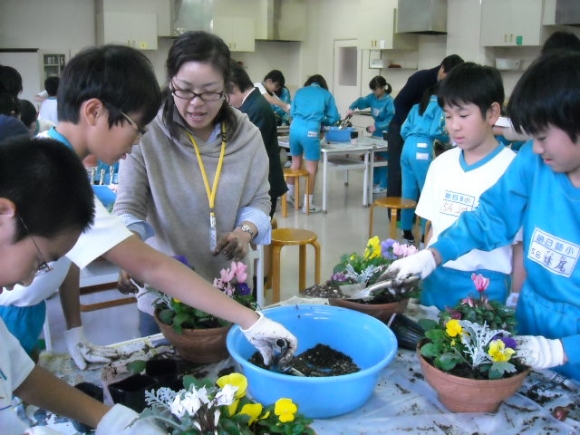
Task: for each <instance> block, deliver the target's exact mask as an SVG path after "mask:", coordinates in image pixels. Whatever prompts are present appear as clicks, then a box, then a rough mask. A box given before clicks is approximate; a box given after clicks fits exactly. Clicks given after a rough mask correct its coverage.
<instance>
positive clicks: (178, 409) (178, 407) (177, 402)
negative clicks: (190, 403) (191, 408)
mask: <svg viewBox="0 0 580 435" xmlns="http://www.w3.org/2000/svg"><path fill="white" fill-rule="evenodd" d="M170 409H171V413H172V414H173V415H175V416H176V417H177V418H179V419H181V418H182V417H183V416H184V415H185V407H184V406H183V404H182V403H181V397H180V396H175V399H173V402H172V403H171V406H170Z"/></svg>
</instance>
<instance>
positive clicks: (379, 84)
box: [347, 76, 395, 193]
mask: <svg viewBox="0 0 580 435" xmlns="http://www.w3.org/2000/svg"><path fill="white" fill-rule="evenodd" d="M369 88H371V90H372V92H371V93H370V94H368V95H367V96H365V97H360V98H357V99H356V100H355V102H354V103H352V104H351V105H350V106H349V107H348V111H347V114H348V115H352V114H353V113H354V110H355V109H359V110H364V109H368V108H369V107H370V109H371V116H372V117H373V120H374V124H372V125H369V126H368V127H367V132H369V133H372V135H373V136H375V137H380V138H382V137H383V133H384V132H386V131H387V130H388V128H389V124H390V123H391V120H392V119H393V116H394V114H395V104H394V100H393V97H391V95H390V94H391V92H392V90H393V88H392V87H391V85H390V84H388V83H387V80H385V78H384V77H383V76H376V77H373V78H372V79H371V81H370V82H369ZM375 155H376V156H378V158H379V160H387V156H388V152H382V153H376V154H375ZM387 172H388V168H387V167H386V166H381V167H378V168H375V172H374V174H373V185H374V189H373V193H383V192H386V191H387Z"/></svg>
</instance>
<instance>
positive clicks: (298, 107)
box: [288, 74, 340, 213]
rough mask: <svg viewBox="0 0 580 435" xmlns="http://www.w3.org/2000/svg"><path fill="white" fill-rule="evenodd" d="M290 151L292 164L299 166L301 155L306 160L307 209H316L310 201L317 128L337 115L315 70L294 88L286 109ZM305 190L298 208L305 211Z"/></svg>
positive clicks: (317, 151) (317, 150)
mask: <svg viewBox="0 0 580 435" xmlns="http://www.w3.org/2000/svg"><path fill="white" fill-rule="evenodd" d="M290 116H291V117H292V124H290V155H291V156H292V168H293V169H298V168H300V167H301V166H302V155H304V159H305V160H306V170H307V171H308V173H309V175H310V183H309V192H310V198H309V201H308V204H310V213H318V212H320V207H316V206H315V205H313V203H312V198H313V196H314V195H313V192H314V186H315V184H316V174H317V172H318V162H319V160H320V130H321V128H322V126H324V125H332V124H334V123H335V122H336V121H338V120H339V119H340V115H339V113H338V109H337V107H336V102H335V100H334V96H333V95H332V94H331V93H330V92H329V90H328V85H327V84H326V80H325V79H324V77H322V76H321V75H320V74H315V75H313V76H311V77H309V78H308V80H306V82H305V83H304V87H303V88H300V89H298V91H297V92H296V95H295V96H294V101H293V102H292V108H291V109H290ZM288 199H289V200H290V201H292V202H294V201H295V199H294V179H293V178H290V179H289V180H288ZM306 203H307V201H306V194H305V197H304V203H303V204H304V205H303V207H302V211H303V212H304V213H306V211H307V210H306Z"/></svg>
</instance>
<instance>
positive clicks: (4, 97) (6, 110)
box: [0, 92, 20, 116]
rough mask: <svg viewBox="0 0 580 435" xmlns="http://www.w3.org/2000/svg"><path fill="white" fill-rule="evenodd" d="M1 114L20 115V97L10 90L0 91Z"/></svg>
mask: <svg viewBox="0 0 580 435" xmlns="http://www.w3.org/2000/svg"><path fill="white" fill-rule="evenodd" d="M0 115H6V116H18V115H20V104H18V98H16V97H15V96H14V95H12V94H10V93H8V92H0Z"/></svg>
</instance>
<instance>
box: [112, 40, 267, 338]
mask: <svg viewBox="0 0 580 435" xmlns="http://www.w3.org/2000/svg"><path fill="white" fill-rule="evenodd" d="M166 71H167V84H166V87H165V97H164V98H165V100H164V104H163V106H162V108H161V110H160V111H159V113H158V115H157V117H156V118H155V119H154V120H153V122H152V123H151V124H149V126H148V133H147V135H145V136H144V137H143V138H142V139H141V141H140V143H139V144H138V145H137V146H135V147H134V149H133V152H132V154H130V155H129V156H127V159H126V160H124V161H123V162H121V165H120V169H119V186H118V191H117V201H116V203H115V207H114V213H115V214H116V215H118V216H120V217H121V219H123V220H124V222H125V223H126V224H127V225H130V224H137V225H144V226H145V228H146V229H147V230H148V231H147V232H146V233H147V234H148V235H151V237H149V238H148V239H147V240H146V241H147V243H148V244H150V245H151V246H153V247H154V248H156V249H158V250H160V251H162V252H165V253H167V254H170V255H183V256H185V257H186V258H187V260H188V262H189V264H191V265H193V267H194V269H195V270H196V272H198V273H199V274H200V275H201V276H202V277H204V278H206V279H208V280H213V278H215V277H218V276H219V272H220V270H221V269H223V268H225V267H228V266H229V263H230V262H231V261H232V260H242V259H243V258H244V257H245V256H246V254H247V253H248V249H249V245H250V242H252V241H253V242H254V243H257V244H267V243H269V242H270V231H271V230H270V218H269V215H268V213H269V211H270V197H269V195H268V190H269V184H268V168H269V165H268V156H267V154H266V150H265V148H264V144H263V142H262V137H261V135H260V131H259V130H258V128H257V127H255V126H254V125H253V124H252V123H251V122H250V121H249V120H248V118H247V117H246V116H245V115H242V114H241V112H239V111H237V110H236V109H233V108H232V107H230V105H229V104H228V101H227V89H226V84H227V83H229V75H230V52H229V49H228V47H227V46H226V44H225V43H224V42H223V41H222V40H221V39H220V38H219V37H217V36H215V35H212V34H209V33H206V32H188V33H184V34H183V35H181V36H180V37H178V38H177V39H176V40H175V42H174V44H173V46H172V47H171V49H170V51H169V55H168V59H167V62H166ZM129 278H130V277H129V276H128V275H127V274H125V273H123V272H122V273H121V277H120V283H119V288H120V289H121V291H126V292H129V291H137V287H135V286H134V285H133V284H132V283H131V282H130V280H129ZM139 292H140V293H141V295H140V296H141V297H139V298H138V306H139V310H140V331H141V334H143V335H149V334H152V333H155V332H159V330H158V327H157V325H156V324H155V321H154V319H153V317H152V314H153V309H154V308H153V301H154V299H155V297H154V296H153V295H152V294H148V293H146V292H144V290H143V289H139Z"/></svg>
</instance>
